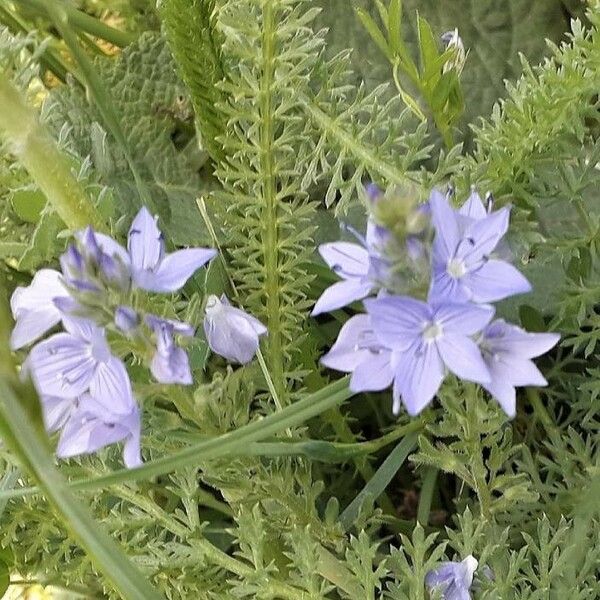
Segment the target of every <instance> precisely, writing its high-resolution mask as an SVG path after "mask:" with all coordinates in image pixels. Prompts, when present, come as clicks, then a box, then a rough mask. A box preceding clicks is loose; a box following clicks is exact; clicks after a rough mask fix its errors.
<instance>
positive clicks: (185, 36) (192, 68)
mask: <svg viewBox="0 0 600 600" xmlns="http://www.w3.org/2000/svg"><path fill="white" fill-rule="evenodd" d="M217 11H218V9H217V3H216V1H215V0H166V2H164V3H162V5H161V12H160V14H161V17H162V20H163V23H164V25H165V29H166V33H167V36H168V38H169V39H170V40H171V41H172V43H171V49H172V52H173V56H174V58H175V60H176V61H177V66H178V70H179V73H180V75H181V78H182V79H183V81H184V82H185V83H186V85H187V86H188V88H189V90H190V95H191V98H192V101H193V104H194V110H195V113H196V123H197V125H198V130H199V131H200V135H201V138H202V139H201V141H202V145H203V146H204V148H206V150H208V152H209V154H210V156H211V157H212V158H213V160H215V162H219V161H221V160H223V158H224V154H223V149H222V146H221V143H220V141H219V139H220V136H221V135H222V134H223V133H224V132H225V129H226V122H225V119H224V115H223V113H222V112H221V111H220V110H219V109H218V108H217V104H218V103H219V102H221V101H222V100H223V94H222V92H221V91H220V90H219V88H218V84H219V83H220V82H221V81H222V80H223V78H224V77H225V72H224V70H223V54H222V43H223V36H222V35H221V33H220V32H219V31H218V30H217V27H216V21H217V14H218V12H217Z"/></svg>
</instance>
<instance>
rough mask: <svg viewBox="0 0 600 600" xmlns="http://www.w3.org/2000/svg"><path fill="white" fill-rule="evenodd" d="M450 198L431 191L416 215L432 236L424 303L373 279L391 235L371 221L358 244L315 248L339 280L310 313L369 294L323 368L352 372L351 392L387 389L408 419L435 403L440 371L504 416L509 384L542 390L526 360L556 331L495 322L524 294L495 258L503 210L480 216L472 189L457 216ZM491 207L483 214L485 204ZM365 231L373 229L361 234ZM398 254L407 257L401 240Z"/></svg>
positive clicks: (521, 281)
mask: <svg viewBox="0 0 600 600" xmlns="http://www.w3.org/2000/svg"><path fill="white" fill-rule="evenodd" d="M449 200H450V197H449V194H447V195H444V194H442V193H440V192H439V191H437V190H434V191H433V192H432V193H431V195H430V198H429V200H428V202H427V203H426V205H423V206H421V207H419V208H418V211H419V213H420V214H428V215H429V216H430V220H431V225H432V227H433V230H434V234H435V235H434V238H433V244H432V247H431V249H429V251H428V252H426V249H425V248H421V250H420V252H419V253H418V255H419V256H422V255H423V254H426V255H427V256H428V257H429V263H430V265H429V268H430V275H431V279H430V285H429V291H428V293H427V298H426V299H425V300H420V299H416V298H414V297H410V296H404V295H397V294H394V293H393V291H392V289H391V285H390V286H389V287H388V286H387V285H386V283H385V278H383V282H382V278H381V277H378V278H375V277H374V275H373V274H374V273H378V274H381V272H382V268H381V264H382V262H383V263H385V264H386V265H387V269H388V271H389V273H390V274H393V271H394V264H393V262H392V261H386V252H385V249H386V240H387V239H388V238H389V237H390V235H391V234H390V232H389V231H386V228H384V227H381V226H380V225H375V224H374V223H373V222H372V221H371V220H370V222H369V225H368V227H367V238H366V240H365V242H364V245H358V244H354V243H349V242H335V243H330V244H324V245H323V246H321V247H320V253H321V256H322V257H323V258H324V260H325V262H327V264H328V265H329V266H330V268H332V269H333V270H334V271H335V272H336V273H337V274H339V275H340V276H341V277H342V279H343V281H341V282H339V283H335V284H333V285H332V286H330V287H329V288H328V289H327V290H325V292H324V293H323V295H322V296H321V297H320V298H319V300H318V301H317V304H316V306H315V310H314V311H313V315H315V314H319V313H321V312H324V311H330V310H333V309H336V308H340V307H342V306H346V305H347V304H349V303H351V302H354V301H356V300H361V299H365V298H367V296H369V295H371V294H373V293H374V292H375V291H378V293H377V297H375V298H367V299H365V300H364V306H365V309H366V314H360V315H356V316H354V317H352V318H351V319H349V320H348V321H347V322H346V323H345V324H344V326H343V327H342V329H341V331H340V334H339V337H338V339H337V341H336V342H335V344H334V345H333V347H332V348H331V350H330V351H329V352H328V353H327V354H326V355H325V356H324V357H323V358H322V361H321V362H322V363H323V364H324V365H325V366H327V367H329V368H331V369H335V370H338V371H343V372H346V373H352V377H351V381H350V387H351V389H352V390H353V391H355V392H361V391H379V390H383V389H385V388H387V387H389V386H390V385H392V386H393V398H394V404H393V410H394V413H395V414H397V413H398V412H399V410H400V406H401V403H403V404H404V406H405V407H406V410H407V411H408V413H409V414H410V415H417V414H418V413H419V412H421V411H422V410H423V409H424V408H425V407H426V406H427V405H428V404H429V403H430V402H431V400H432V399H433V398H434V396H435V395H436V393H437V391H438V389H439V387H440V385H441V383H442V381H443V380H444V378H445V377H446V375H447V373H448V372H451V373H454V374H455V375H456V376H458V377H460V378H461V379H464V380H466V381H471V382H475V383H478V384H480V385H482V386H483V387H484V388H485V389H486V390H487V391H488V392H489V393H490V394H491V395H492V396H493V397H494V398H496V400H497V401H498V402H499V403H500V405H501V406H502V408H503V409H504V411H505V412H506V414H507V415H509V416H510V417H513V416H514V415H515V412H516V392H515V387H517V386H526V385H536V386H542V385H546V380H545V379H544V377H543V376H542V374H541V373H540V372H539V370H538V369H537V367H536V366H535V365H534V364H533V362H532V361H531V360H530V359H531V358H534V357H536V356H540V355H541V354H543V353H544V352H547V351H548V350H549V349H550V348H552V347H553V346H554V345H555V344H556V343H557V342H558V339H559V336H558V335H557V334H551V333H543V334H542V333H528V332H526V331H524V330H523V329H521V328H519V327H517V326H516V325H512V324H510V323H507V322H505V321H504V320H502V319H495V320H493V318H494V314H495V309H494V307H493V306H492V305H491V304H490V303H492V302H497V301H499V300H502V299H504V298H508V297H509V296H512V295H515V294H522V293H525V292H528V291H530V290H531V286H530V284H529V282H528V281H527V279H525V277H524V276H523V275H522V274H521V273H520V272H519V271H518V270H517V269H516V268H515V267H514V266H513V265H511V264H510V263H509V262H507V261H506V260H504V259H503V258H502V257H501V256H500V254H501V252H499V248H501V245H500V244H501V241H502V238H503V237H504V235H505V234H506V232H507V230H508V225H509V216H510V209H509V208H508V207H504V208H501V209H499V210H496V211H491V210H490V211H488V210H486V207H485V206H484V203H483V202H482V200H481V198H480V197H479V195H478V194H477V193H476V192H475V191H473V192H472V193H471V195H470V196H469V198H468V199H467V201H466V202H465V203H464V204H463V206H462V207H461V208H460V209H459V210H454V209H453V208H452V207H451V205H450V201H449ZM490 208H491V207H490ZM369 232H372V233H371V234H370V235H369ZM405 252H406V253H407V254H408V255H411V253H413V254H414V240H413V239H411V237H410V236H409V237H407V238H406V248H405Z"/></svg>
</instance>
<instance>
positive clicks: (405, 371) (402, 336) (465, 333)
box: [364, 296, 494, 415]
mask: <svg viewBox="0 0 600 600" xmlns="http://www.w3.org/2000/svg"><path fill="white" fill-rule="evenodd" d="M364 303H365V307H366V309H367V312H368V314H369V316H370V318H371V325H372V326H373V331H374V332H375V336H376V337H377V339H378V341H379V343H380V344H382V345H383V346H384V347H386V348H389V349H390V350H392V360H391V366H392V369H393V371H394V412H395V413H397V412H398V410H399V408H400V400H401V399H402V401H403V403H404V405H405V406H406V409H407V411H408V413H409V414H410V415H416V414H418V413H420V412H421V411H422V410H423V409H424V408H425V406H427V404H429V402H430V401H431V400H432V399H433V397H434V396H435V394H436V393H437V391H438V389H439V387H440V385H441V383H442V381H443V379H444V377H445V375H446V370H449V371H451V372H452V373H454V374H455V375H457V376H458V377H460V378H461V379H465V380H467V381H474V382H476V383H489V382H490V380H491V377H490V373H489V370H488V368H487V366H486V364H485V362H484V361H483V358H482V357H481V353H480V351H479V348H478V347H477V344H476V343H475V342H474V341H473V340H472V339H471V338H470V337H469V336H472V335H474V334H476V333H478V332H479V331H481V330H482V329H483V327H485V326H486V325H487V324H488V323H489V322H490V320H491V319H492V317H493V315H494V310H493V308H492V307H490V306H477V305H473V304H456V303H446V304H432V303H426V302H421V301H419V300H415V299H413V298H409V297H406V296H387V297H384V298H377V299H368V300H365V302H364Z"/></svg>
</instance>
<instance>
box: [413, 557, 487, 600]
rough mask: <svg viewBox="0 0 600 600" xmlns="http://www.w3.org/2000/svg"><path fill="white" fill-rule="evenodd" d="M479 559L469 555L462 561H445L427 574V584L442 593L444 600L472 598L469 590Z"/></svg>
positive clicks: (468, 599)
mask: <svg viewBox="0 0 600 600" xmlns="http://www.w3.org/2000/svg"><path fill="white" fill-rule="evenodd" d="M477 565H478V562H477V559H475V558H474V557H473V556H471V555H469V556H467V558H465V560H463V561H462V562H445V563H442V564H441V565H440V566H439V567H437V568H436V569H433V570H432V571H429V573H427V575H426V576H425V585H427V587H428V588H430V590H432V591H437V592H439V593H441V597H442V599H443V600H471V594H470V592H469V590H470V588H471V585H472V584H473V575H474V574H475V571H476V570H477Z"/></svg>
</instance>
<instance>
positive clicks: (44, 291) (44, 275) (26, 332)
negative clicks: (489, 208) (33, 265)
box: [10, 269, 68, 350]
mask: <svg viewBox="0 0 600 600" xmlns="http://www.w3.org/2000/svg"><path fill="white" fill-rule="evenodd" d="M67 297H68V292H67V290H66V288H65V286H64V285H63V283H62V279H61V275H60V273H59V272H58V271H54V270H52V269H42V270H40V271H38V272H37V273H36V274H35V276H34V277H33V280H32V281H31V283H30V284H29V285H28V286H27V287H18V288H17V289H16V290H15V291H14V292H13V294H12V296H11V299H10V308H11V311H12V314H13V317H14V319H15V321H16V324H15V328H14V329H13V331H12V334H11V337H10V347H11V349H12V350H17V349H19V348H22V347H23V346H26V345H28V344H30V343H31V342H34V341H35V340H37V339H38V338H39V337H41V336H42V335H44V334H45V333H46V332H47V331H48V330H49V329H52V327H54V326H55V325H56V324H57V323H58V322H59V321H60V319H61V316H62V315H61V312H60V310H59V309H58V308H57V307H56V305H55V303H54V300H55V299H56V298H67Z"/></svg>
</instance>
